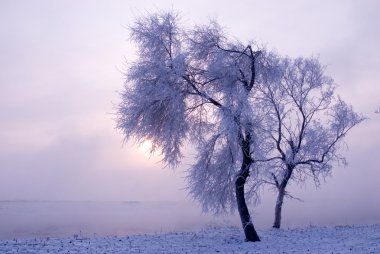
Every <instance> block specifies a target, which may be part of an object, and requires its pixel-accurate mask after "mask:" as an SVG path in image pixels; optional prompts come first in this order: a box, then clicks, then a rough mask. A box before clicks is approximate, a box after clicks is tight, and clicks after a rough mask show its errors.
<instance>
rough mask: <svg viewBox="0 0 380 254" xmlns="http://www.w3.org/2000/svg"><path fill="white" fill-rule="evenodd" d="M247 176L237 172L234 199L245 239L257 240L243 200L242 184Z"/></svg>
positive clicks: (257, 237) (258, 239)
mask: <svg viewBox="0 0 380 254" xmlns="http://www.w3.org/2000/svg"><path fill="white" fill-rule="evenodd" d="M247 177H248V176H245V174H244V172H239V173H238V175H237V178H236V181H235V187H236V201H237V206H238V211H239V215H240V220H241V223H242V226H243V230H244V234H245V239H246V241H249V242H258V241H260V238H259V236H258V235H257V232H256V230H255V227H254V226H253V223H252V221H251V216H250V215H249V211H248V207H247V204H246V202H245V196H244V184H245V182H246V179H247Z"/></svg>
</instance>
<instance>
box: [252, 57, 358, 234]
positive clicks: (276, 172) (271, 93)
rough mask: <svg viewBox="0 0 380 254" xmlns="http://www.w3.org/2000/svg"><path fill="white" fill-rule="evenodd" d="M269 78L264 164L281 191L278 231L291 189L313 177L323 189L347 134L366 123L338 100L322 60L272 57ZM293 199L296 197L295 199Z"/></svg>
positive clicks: (263, 100) (264, 84)
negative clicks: (292, 183)
mask: <svg viewBox="0 0 380 254" xmlns="http://www.w3.org/2000/svg"><path fill="white" fill-rule="evenodd" d="M265 65H266V66H268V67H270V68H269V69H268V70H269V71H270V75H269V78H267V77H265V76H264V77H263V79H262V80H261V82H260V83H259V84H258V86H257V89H258V90H259V91H260V92H259V93H258V97H257V100H258V101H260V104H261V105H262V108H263V109H264V111H265V112H264V114H263V121H262V123H263V124H262V127H263V132H262V133H263V134H262V135H264V136H265V141H266V145H265V147H266V149H267V150H266V153H265V155H266V156H267V157H266V158H267V159H262V158H261V159H258V160H257V161H258V163H260V161H261V162H263V163H260V165H259V166H258V167H259V168H260V170H262V172H263V174H262V176H266V177H267V179H269V183H271V184H273V185H274V186H275V190H276V191H277V202H276V205H275V219H274V223H273V227H274V228H280V225H281V210H282V205H283V202H284V197H285V196H286V195H288V193H287V192H286V187H287V186H288V185H289V184H290V183H291V182H296V183H304V182H305V180H306V179H307V178H308V177H311V178H312V179H313V180H314V182H315V184H316V185H317V186H318V184H319V180H320V178H321V177H325V176H327V175H329V174H330V172H331V169H332V164H333V163H334V162H338V163H343V164H345V163H346V161H345V159H344V157H343V156H342V155H341V154H340V153H339V150H340V149H339V148H340V147H341V145H342V144H344V143H343V138H344V137H345V135H346V134H347V132H348V131H349V130H350V129H351V128H353V127H354V126H356V125H357V124H359V123H360V122H361V121H363V120H364V118H363V117H362V116H360V115H358V114H357V113H355V112H354V111H353V110H352V108H351V107H350V106H348V105H347V104H346V103H345V102H344V101H342V100H341V99H340V98H339V97H336V96H335V95H334V89H335V85H334V83H333V80H332V79H331V78H330V77H328V76H326V75H325V74H324V68H323V67H322V66H321V65H320V63H319V61H318V59H316V58H308V59H305V58H297V59H294V60H292V59H289V58H280V57H278V56H276V55H272V56H270V57H267V58H266V64H265ZM289 196H290V195H289Z"/></svg>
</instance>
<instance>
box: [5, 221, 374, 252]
mask: <svg viewBox="0 0 380 254" xmlns="http://www.w3.org/2000/svg"><path fill="white" fill-rule="evenodd" d="M259 235H260V237H261V240H262V241H261V242H258V243H249V242H244V241H243V233H242V230H241V229H240V228H235V227H221V228H208V229H205V230H202V231H199V232H183V233H175V232H174V233H165V234H151V235H132V236H125V237H116V236H115V237H85V236H81V235H74V236H72V237H70V238H40V239H29V240H17V239H14V240H1V241H0V253H2V254H6V253H9V254H10V253H23V254H27V253H41V254H42V253H92V254H97V253H99V254H100V253H107V254H108V253H110V254H111V253H112V254H113V253H380V224H377V225H369V226H340V227H330V228H328V227H308V228H306V229H284V230H266V231H259Z"/></svg>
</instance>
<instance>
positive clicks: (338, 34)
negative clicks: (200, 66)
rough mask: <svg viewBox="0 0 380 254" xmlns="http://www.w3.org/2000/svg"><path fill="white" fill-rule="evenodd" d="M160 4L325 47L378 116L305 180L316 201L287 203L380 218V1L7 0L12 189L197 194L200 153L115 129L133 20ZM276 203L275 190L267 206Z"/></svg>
mask: <svg viewBox="0 0 380 254" xmlns="http://www.w3.org/2000/svg"><path fill="white" fill-rule="evenodd" d="M156 10H174V11H178V12H179V13H180V14H181V16H182V22H183V24H184V25H185V26H192V25H194V24H201V23H206V22H207V21H208V20H209V19H210V18H216V19H217V20H218V21H219V22H220V24H221V25H222V26H223V27H225V28H226V29H227V30H228V33H229V34H230V35H231V36H233V37H236V38H238V39H240V40H241V41H243V42H244V41H249V40H251V39H253V40H255V41H257V42H259V43H260V44H263V45H266V46H267V47H268V48H269V49H274V50H276V51H277V52H279V53H280V54H283V55H289V56H292V57H297V56H311V55H314V56H315V55H318V56H319V57H320V60H321V62H322V63H323V64H325V65H326V68H327V73H328V74H329V75H331V76H332V77H333V78H334V80H335V81H336V83H337V84H338V85H339V88H338V91H337V92H338V93H339V94H340V95H341V97H342V98H343V99H344V100H346V101H347V102H348V103H350V104H352V105H353V107H354V109H355V110H356V111H358V112H360V113H363V114H364V115H365V116H367V117H369V119H368V120H367V121H365V122H364V123H362V124H361V125H360V126H359V127H357V128H355V129H354V130H353V131H351V133H349V135H348V137H347V139H346V143H347V145H348V147H349V150H348V151H346V152H344V154H345V155H346V157H347V160H348V163H349V165H348V167H339V166H336V167H335V168H334V170H333V176H332V178H328V179H327V181H326V183H323V184H322V186H321V188H320V189H318V190H315V188H314V186H313V184H310V183H308V184H309V185H307V186H303V187H302V188H300V187H296V186H293V187H292V188H291V189H292V190H293V194H294V195H295V196H297V197H300V198H302V199H303V200H304V202H303V203H300V202H297V201H286V202H287V203H286V204H285V208H284V209H288V210H287V211H286V212H287V213H290V212H291V211H297V209H303V210H304V211H308V212H309V215H310V216H316V217H318V216H329V214H328V213H327V212H326V209H327V208H328V209H329V213H330V212H331V211H335V212H336V213H337V214H338V213H347V214H349V215H346V216H348V217H347V220H348V222H350V218H353V217H355V216H356V217H357V218H363V222H366V220H365V219H368V218H374V219H373V220H378V221H377V222H380V218H379V217H376V216H375V214H380V199H379V198H378V197H377V196H378V194H379V193H380V184H379V181H380V169H379V165H380V164H379V162H380V157H379V154H380V135H379V129H380V114H375V113H374V112H375V110H376V109H377V108H379V107H380V49H379V45H380V33H379V32H378V29H379V25H380V15H378V13H379V10H380V1H375V0H373V1H371V0H365V1H356V0H351V1H349V0H347V1H338V0H336V1H330V0H324V1H311V0H306V1H305V0H291V1H280V0H279V1H275V0H271V1H256V0H255V1H252V0H250V1H248V0H246V1H236V0H235V1H205V0H192V1H164V0H158V1H148V0H139V1H49V0H41V1H11V0H2V1H0V31H1V33H0V141H1V142H0V200H15V199H22V200H142V201H144V200H154V201H160V200H186V199H187V196H186V191H185V190H183V188H184V187H185V186H186V184H185V182H184V180H183V175H184V174H183V173H182V171H183V170H185V169H186V168H187V167H188V164H189V163H191V161H192V159H191V156H190V158H186V159H185V161H184V163H183V165H182V166H180V167H179V168H178V169H177V170H174V171H173V170H171V169H167V168H165V169H163V168H162V167H163V165H162V164H160V163H158V161H159V159H160V158H159V157H157V156H156V157H153V158H150V159H149V155H146V154H144V153H143V152H142V151H141V149H138V147H137V146H133V144H132V143H126V144H125V145H124V146H123V145H122V136H121V135H120V134H119V133H118V132H117V131H116V130H115V129H114V127H115V122H114V115H113V113H114V112H115V106H114V105H115V104H117V103H119V96H118V93H117V92H118V91H121V90H122V87H123V76H122V74H121V70H123V68H124V63H125V59H131V58H132V57H133V55H134V48H133V46H132V45H131V43H130V42H129V41H128V37H129V35H128V30H127V29H126V27H127V26H128V25H129V24H132V23H133V20H134V19H135V18H136V17H138V16H139V15H141V14H145V13H147V12H154V11H156ZM265 197H268V198H267V199H265ZM273 205H274V199H273V196H271V195H268V194H265V195H264V199H263V204H262V205H261V206H259V207H257V209H256V210H255V213H257V214H260V213H261V214H262V213H264V212H263V211H264V210H265V209H267V208H268V207H269V208H268V209H269V210H271V209H272V206H273ZM292 209H293V210H292ZM321 214H322V215H321ZM350 214H351V215H352V216H350ZM371 216H372V217H371ZM316 217H315V218H316ZM356 217H355V218H356ZM375 217H376V218H375ZM313 218H314V217H313ZM315 220H317V219H315Z"/></svg>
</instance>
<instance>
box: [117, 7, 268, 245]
mask: <svg viewBox="0 0 380 254" xmlns="http://www.w3.org/2000/svg"><path fill="white" fill-rule="evenodd" d="M131 38H132V41H133V42H135V43H136V44H137V48H138V51H137V53H138V58H137V60H135V61H134V62H132V63H130V65H129V67H128V70H127V71H126V75H125V85H124V90H123V92H122V94H121V96H122V101H121V103H120V105H119V108H118V113H117V115H118V118H117V128H118V129H119V130H121V131H122V132H123V134H124V136H125V138H126V139H130V138H134V139H135V140H136V141H137V142H140V143H141V142H144V141H145V140H149V141H150V142H151V143H152V148H151V152H154V151H157V150H158V151H159V152H161V153H162V156H163V160H164V162H166V163H167V164H168V165H169V166H176V165H177V164H178V163H179V162H180V161H181V158H182V151H183V147H184V144H185V143H186V144H187V142H188V143H191V144H192V145H193V146H194V147H195V148H196V150H197V154H198V155H197V158H196V162H195V163H194V165H193V166H192V167H191V168H190V169H189V171H188V172H189V173H188V177H187V180H188V188H189V192H190V194H191V195H192V196H193V197H194V198H195V199H196V200H199V201H200V202H201V204H202V205H203V208H204V209H205V210H207V211H213V212H222V211H226V210H229V209H234V208H236V207H237V209H238V211H239V215H240V218H241V222H242V225H243V229H244V232H245V236H246V240H248V241H259V240H260V239H259V237H258V235H257V233H256V231H255V228H254V226H253V223H252V220H251V216H250V214H249V211H248V207H247V204H246V199H245V194H246V193H245V190H244V186H245V183H246V181H247V179H248V177H249V175H250V174H251V165H252V162H253V158H252V151H253V150H255V149H256V148H257V142H256V140H257V139H256V136H255V129H257V124H258V122H257V120H256V119H255V114H254V110H255V108H254V102H253V93H254V90H255V89H254V87H255V86H257V85H258V84H257V80H256V76H257V73H259V72H260V61H259V58H260V57H261V56H260V51H259V50H258V49H257V48H255V47H254V46H253V45H251V44H248V45H243V44H242V43H240V42H238V41H231V40H229V39H228V38H227V37H226V35H224V34H223V32H222V30H221V28H220V27H219V26H218V24H217V23H216V22H210V23H209V24H208V25H205V26H196V27H194V28H192V29H191V30H185V29H181V28H180V27H179V26H178V18H177V15H175V14H173V13H159V14H153V15H148V16H145V17H142V18H140V19H137V21H136V22H135V23H134V25H132V27H131Z"/></svg>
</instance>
